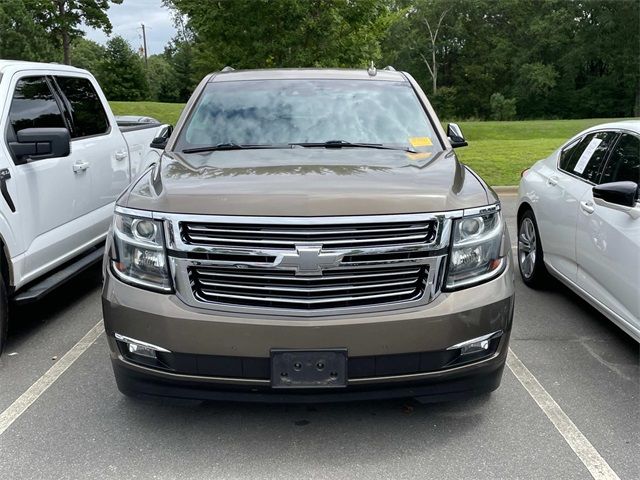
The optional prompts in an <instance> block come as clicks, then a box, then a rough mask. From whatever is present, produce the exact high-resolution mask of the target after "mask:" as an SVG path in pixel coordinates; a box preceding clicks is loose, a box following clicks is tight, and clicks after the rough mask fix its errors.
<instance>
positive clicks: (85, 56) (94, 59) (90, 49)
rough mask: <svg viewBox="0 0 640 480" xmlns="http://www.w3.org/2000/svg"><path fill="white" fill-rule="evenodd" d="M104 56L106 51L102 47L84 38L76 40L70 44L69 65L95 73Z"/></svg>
mask: <svg viewBox="0 0 640 480" xmlns="http://www.w3.org/2000/svg"><path fill="white" fill-rule="evenodd" d="M105 54H106V49H105V48H104V47H103V46H102V45H100V44H98V43H96V42H93V41H91V40H87V39H86V38H76V39H75V40H74V41H73V42H71V59H72V62H71V63H72V65H73V66H75V67H79V68H84V69H85V70H89V71H90V72H92V73H97V72H98V70H99V66H100V63H101V62H102V61H103V59H104V56H105Z"/></svg>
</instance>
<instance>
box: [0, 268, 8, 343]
mask: <svg viewBox="0 0 640 480" xmlns="http://www.w3.org/2000/svg"><path fill="white" fill-rule="evenodd" d="M8 330H9V301H8V298H7V285H6V284H5V283H4V278H3V277H2V272H0V355H2V351H3V350H4V346H5V343H6V342H7V332H8Z"/></svg>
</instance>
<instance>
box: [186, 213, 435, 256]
mask: <svg viewBox="0 0 640 480" xmlns="http://www.w3.org/2000/svg"><path fill="white" fill-rule="evenodd" d="M437 227H438V224H437V222H436V221H435V220H426V221H415V222H390V223H363V224H355V225H354V224H352V225H260V224H237V223H231V224H229V223H195V222H180V230H181V234H182V239H183V241H184V242H185V243H187V244H189V245H203V246H205V245H206V246H210V247H225V248H226V247H240V248H277V249H294V248H295V246H296V244H300V243H319V244H322V246H323V249H324V250H335V249H343V248H365V247H382V246H390V245H391V246H393V245H406V244H419V245H429V244H432V243H433V242H434V241H435V239H436V234H437Z"/></svg>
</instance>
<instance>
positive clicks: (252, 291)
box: [189, 265, 429, 310]
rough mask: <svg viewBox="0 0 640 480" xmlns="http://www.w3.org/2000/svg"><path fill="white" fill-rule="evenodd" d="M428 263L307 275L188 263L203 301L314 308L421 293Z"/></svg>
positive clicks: (401, 298) (394, 299) (405, 297)
mask: <svg viewBox="0 0 640 480" xmlns="http://www.w3.org/2000/svg"><path fill="white" fill-rule="evenodd" d="M428 271H429V267H428V266H420V265H417V266H401V267H385V268H380V267H378V268H359V269H349V268H337V269H333V270H327V271H326V272H323V274H322V275H319V276H313V277H303V276H297V275H296V274H295V272H293V271H285V270H283V271H279V270H270V269H237V268H235V269H234V268H220V267H191V268H189V277H190V279H191V282H192V286H193V292H194V295H195V296H196V298H198V299H199V300H201V301H203V302H217V303H226V304H233V305H250V306H259V307H270V308H286V309H305V310H316V309H323V308H340V307H351V306H358V305H376V304H380V303H390V302H401V301H407V300H412V299H416V298H418V297H420V296H422V294H423V293H424V288H425V285H426V278H427V275H428Z"/></svg>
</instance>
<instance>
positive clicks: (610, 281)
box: [518, 120, 640, 342]
mask: <svg viewBox="0 0 640 480" xmlns="http://www.w3.org/2000/svg"><path fill="white" fill-rule="evenodd" d="M639 184H640V121H637V120H632V121H625V122H617V123H607V124H604V125H599V126H596V127H592V128H589V129H587V130H585V131H583V132H581V133H579V134H578V135H576V136H575V137H573V138H572V139H571V140H569V141H568V142H567V143H565V144H564V145H563V146H562V147H560V148H559V149H558V150H557V151H555V152H553V153H552V154H551V155H550V156H549V157H547V158H545V159H544V160H540V161H539V162H537V163H536V164H535V165H533V166H532V167H531V168H530V169H528V170H526V171H525V172H523V174H522V180H521V181H520V190H519V197H520V198H519V207H518V264H519V266H520V273H521V275H522V280H523V281H524V283H525V284H526V285H528V286H530V287H533V288H536V287H541V286H544V285H545V283H547V281H548V279H549V277H548V274H551V275H553V276H554V277H556V278H558V279H559V280H560V281H561V282H563V283H564V284H566V285H567V286H569V287H570V288H571V289H572V290H574V291H575V292H576V293H577V294H578V295H580V296H581V297H582V298H584V299H585V300H586V301H588V302H589V303H591V304H592V305H593V306H594V307H595V308H597V309H598V310H600V311H601V312H602V313H603V314H604V315H605V316H607V317H608V318H609V319H611V320H612V321H613V322H615V323H616V324H617V325H618V326H619V327H620V328H622V329H623V330H624V331H626V332H627V333H628V334H629V335H631V336H632V337H633V338H634V339H635V340H636V341H638V342H640V198H639V195H640V188H639Z"/></svg>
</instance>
